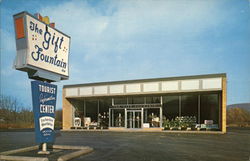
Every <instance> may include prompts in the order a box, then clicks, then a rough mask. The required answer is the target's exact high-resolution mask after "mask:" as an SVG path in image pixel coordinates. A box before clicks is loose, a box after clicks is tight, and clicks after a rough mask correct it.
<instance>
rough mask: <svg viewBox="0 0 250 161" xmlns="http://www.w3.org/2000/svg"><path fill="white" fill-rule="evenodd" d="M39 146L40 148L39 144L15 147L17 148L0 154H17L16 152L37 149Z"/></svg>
mask: <svg viewBox="0 0 250 161" xmlns="http://www.w3.org/2000/svg"><path fill="white" fill-rule="evenodd" d="M38 148H39V146H38V145H35V146H30V147H27V148H20V149H15V150H9V151H5V152H1V153H0V155H9V154H15V153H22V152H27V151H32V150H36V149H38Z"/></svg>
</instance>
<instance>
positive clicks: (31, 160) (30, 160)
mask: <svg viewBox="0 0 250 161" xmlns="http://www.w3.org/2000/svg"><path fill="white" fill-rule="evenodd" d="M38 148H39V146H38V145H36V146H31V147H26V148H20V149H15V150H9V151H5V152H1V153H0V160H20V161H48V160H49V159H48V158H42V157H25V156H8V155H10V154H15V153H22V152H28V151H32V150H37V149H38ZM53 149H62V150H78V151H75V152H72V153H69V154H65V155H62V156H60V157H59V158H58V159H57V160H58V161H67V160H70V159H73V158H76V157H79V156H81V155H85V154H88V153H91V152H92V151H93V150H94V149H93V148H90V147H88V146H70V145H53Z"/></svg>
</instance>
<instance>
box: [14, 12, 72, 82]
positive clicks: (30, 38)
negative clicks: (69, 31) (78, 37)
mask: <svg viewBox="0 0 250 161" xmlns="http://www.w3.org/2000/svg"><path fill="white" fill-rule="evenodd" d="M14 24H15V33H16V48H17V55H16V59H15V63H14V64H15V68H16V69H17V70H22V71H26V72H27V71H29V70H30V71H32V72H33V71H40V70H42V71H45V72H47V73H49V74H50V75H53V74H54V75H57V76H60V80H65V79H68V77H69V48H70V37H69V36H67V35H66V34H64V33H62V32H61V31H59V30H57V29H55V28H53V27H51V26H50V25H48V24H46V23H45V22H43V21H41V20H39V19H37V18H36V17H35V16H33V15H31V14H29V13H27V12H21V13H19V14H16V15H14ZM43 75H44V74H43ZM46 79H47V78H46Z"/></svg>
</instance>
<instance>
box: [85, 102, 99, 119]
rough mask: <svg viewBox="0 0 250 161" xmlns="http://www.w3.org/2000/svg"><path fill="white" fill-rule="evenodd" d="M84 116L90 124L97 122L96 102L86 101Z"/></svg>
mask: <svg viewBox="0 0 250 161" xmlns="http://www.w3.org/2000/svg"><path fill="white" fill-rule="evenodd" d="M85 106H86V115H85V117H90V119H91V120H90V121H91V122H93V123H94V122H97V121H98V100H86V102H85Z"/></svg>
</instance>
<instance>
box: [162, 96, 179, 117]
mask: <svg viewBox="0 0 250 161" xmlns="http://www.w3.org/2000/svg"><path fill="white" fill-rule="evenodd" d="M163 116H164V118H163V119H164V120H165V119H168V120H172V119H175V118H176V117H177V116H179V96H163Z"/></svg>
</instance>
